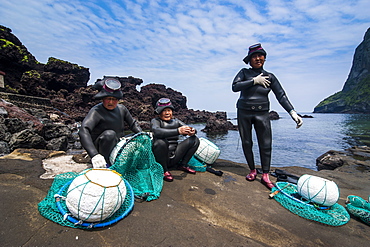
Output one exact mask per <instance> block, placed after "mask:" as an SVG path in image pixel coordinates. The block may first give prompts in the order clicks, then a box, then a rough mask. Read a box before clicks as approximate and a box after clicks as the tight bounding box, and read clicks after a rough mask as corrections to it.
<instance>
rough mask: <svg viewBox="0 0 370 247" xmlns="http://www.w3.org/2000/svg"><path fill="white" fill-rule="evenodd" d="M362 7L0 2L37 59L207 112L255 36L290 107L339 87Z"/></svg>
mask: <svg viewBox="0 0 370 247" xmlns="http://www.w3.org/2000/svg"><path fill="white" fill-rule="evenodd" d="M369 8H370V2H369V1H366V0H357V1H356V0H352V1H345V2H343V1H341V0H328V1H324V2H323V1H316V0H291V1H282V0H269V1H258V2H257V1H245V0H229V1H218V0H208V1H200V0H199V1H196V0H190V1H185V2H183V1H178V0H167V1H165V0H157V1H153V0H150V1H149V0H136V1H134V0H122V1H103V0H96V1H82V0H81V1H80V0H73V1H66V0H59V1H51V0H17V1H4V0H3V1H2V7H1V8H0V16H1V17H2V20H3V22H2V23H1V24H2V25H4V26H6V27H9V28H11V29H12V30H13V33H14V34H15V35H16V36H17V37H18V38H19V39H20V40H21V42H22V43H23V44H24V45H25V46H26V47H27V48H28V50H29V51H30V52H31V53H32V54H33V55H34V56H35V57H36V58H37V59H38V60H39V61H40V62H43V63H45V62H46V61H47V59H48V57H57V58H60V59H63V60H67V61H70V62H72V63H78V64H79V65H82V66H85V67H88V68H90V72H91V80H90V83H93V82H94V81H95V80H96V79H98V78H102V77H103V76H104V75H117V76H129V75H131V76H134V77H139V78H142V79H143V80H144V84H148V83H151V82H155V83H161V84H165V85H166V86H168V87H171V88H173V89H175V90H178V91H180V92H182V93H183V94H184V95H186V96H187V98H188V106H189V108H193V109H200V110H203V109H205V110H210V111H216V110H224V111H235V102H236V100H237V98H238V94H236V93H233V92H232V91H231V82H232V80H233V78H234V76H235V75H236V73H237V72H238V71H239V70H240V69H241V68H242V67H244V66H245V64H243V62H242V59H243V58H244V56H245V55H246V52H247V48H248V46H249V45H251V44H253V43H256V42H262V44H263V46H264V48H265V49H266V50H267V52H268V56H267V61H266V65H265V69H266V70H268V71H272V72H273V73H275V75H276V76H277V77H278V78H279V80H280V81H281V83H282V85H283V87H284V88H285V90H286V92H287V94H288V96H289V98H290V99H291V101H292V103H293V105H294V106H295V108H296V109H297V110H299V111H312V110H313V108H314V107H315V106H316V104H318V103H319V102H320V101H321V100H322V99H324V98H326V97H327V96H329V95H331V94H333V93H335V92H337V91H339V90H341V88H342V87H343V83H344V82H345V80H346V79H347V76H348V73H349V69H350V66H351V63H352V58H353V53H354V50H355V48H356V47H357V45H358V44H359V43H360V42H361V41H362V39H363V36H364V33H365V32H366V30H367V28H368V27H369V23H370V17H369V15H368V13H367V10H368V9H369ZM270 98H271V104H272V108H274V109H276V110H277V111H283V110H282V108H281V107H280V106H279V105H278V103H276V100H275V99H274V96H273V95H271V97H270Z"/></svg>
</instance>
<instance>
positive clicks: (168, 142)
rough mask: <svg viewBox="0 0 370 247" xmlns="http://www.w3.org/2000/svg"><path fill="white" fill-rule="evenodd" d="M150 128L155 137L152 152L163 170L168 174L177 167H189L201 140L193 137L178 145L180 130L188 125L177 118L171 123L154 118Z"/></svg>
mask: <svg viewBox="0 0 370 247" xmlns="http://www.w3.org/2000/svg"><path fill="white" fill-rule="evenodd" d="M150 126H151V131H152V132H153V137H154V139H153V147H152V150H153V153H154V156H155V159H156V161H157V162H158V163H159V164H161V165H162V166H163V170H164V171H165V172H166V171H168V168H169V167H171V166H175V165H178V166H188V162H189V160H190V159H191V157H192V156H193V155H194V153H195V152H196V151H197V149H198V146H199V139H198V137H196V136H195V135H193V136H190V137H189V138H186V139H185V140H183V141H182V142H180V143H178V140H179V131H178V128H179V127H181V126H186V124H185V123H183V122H182V121H180V120H179V119H176V118H174V119H171V120H170V121H164V120H162V119H160V118H154V119H152V121H151V123H150Z"/></svg>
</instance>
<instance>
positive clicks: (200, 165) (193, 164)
mask: <svg viewBox="0 0 370 247" xmlns="http://www.w3.org/2000/svg"><path fill="white" fill-rule="evenodd" d="M188 165H189V167H190V168H191V169H193V170H195V171H197V172H205V171H206V169H207V164H206V163H204V162H203V161H200V160H199V159H197V158H196V157H194V156H193V157H191V159H190V160H189V163H188Z"/></svg>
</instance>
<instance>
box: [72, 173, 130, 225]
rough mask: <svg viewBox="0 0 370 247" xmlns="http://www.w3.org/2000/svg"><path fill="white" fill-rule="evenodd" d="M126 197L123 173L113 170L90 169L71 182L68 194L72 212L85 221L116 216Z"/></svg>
mask: <svg viewBox="0 0 370 247" xmlns="http://www.w3.org/2000/svg"><path fill="white" fill-rule="evenodd" d="M125 197H126V185H125V182H124V180H123V179H122V176H121V175H120V174H119V173H118V172H116V171H113V170H110V169H105V168H102V169H88V170H85V171H83V172H81V173H80V174H79V175H78V176H77V177H76V178H75V179H74V180H73V181H72V182H71V184H70V186H69V188H68V192H67V196H66V205H67V208H68V210H69V212H70V213H71V214H72V215H73V216H74V217H75V218H77V219H79V220H82V221H85V222H99V221H103V220H105V219H107V218H109V217H110V216H112V215H113V214H114V213H115V212H116V211H117V210H118V209H119V208H120V207H121V205H122V203H123V202H124V200H125Z"/></svg>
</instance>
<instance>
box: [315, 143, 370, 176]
mask: <svg viewBox="0 0 370 247" xmlns="http://www.w3.org/2000/svg"><path fill="white" fill-rule="evenodd" d="M316 166H317V170H318V171H320V170H339V171H342V172H349V173H354V172H356V171H357V172H366V173H370V148H369V147H367V146H359V147H358V146H355V147H352V148H349V149H346V150H345V151H334V150H330V151H328V152H326V153H324V154H323V155H321V156H320V157H318V158H317V159H316Z"/></svg>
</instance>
